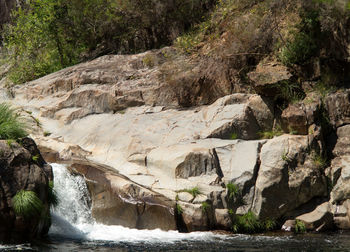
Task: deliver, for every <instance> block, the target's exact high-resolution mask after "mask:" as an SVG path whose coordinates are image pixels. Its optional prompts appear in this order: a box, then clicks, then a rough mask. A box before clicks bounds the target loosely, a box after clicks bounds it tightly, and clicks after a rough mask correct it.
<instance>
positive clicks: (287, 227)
mask: <svg viewBox="0 0 350 252" xmlns="http://www.w3.org/2000/svg"><path fill="white" fill-rule="evenodd" d="M294 227H295V220H286V221H285V222H284V224H283V225H282V228H281V230H283V231H286V232H291V231H293V230H294Z"/></svg>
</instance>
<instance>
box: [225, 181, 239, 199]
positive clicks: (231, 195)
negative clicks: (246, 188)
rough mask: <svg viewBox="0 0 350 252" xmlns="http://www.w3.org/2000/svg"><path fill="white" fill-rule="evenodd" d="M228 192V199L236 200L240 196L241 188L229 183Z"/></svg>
mask: <svg viewBox="0 0 350 252" xmlns="http://www.w3.org/2000/svg"><path fill="white" fill-rule="evenodd" d="M226 188H227V191H228V197H229V199H231V200H234V198H235V197H236V196H237V195H238V194H239V188H238V186H237V185H236V184H234V183H228V184H227V185H226Z"/></svg>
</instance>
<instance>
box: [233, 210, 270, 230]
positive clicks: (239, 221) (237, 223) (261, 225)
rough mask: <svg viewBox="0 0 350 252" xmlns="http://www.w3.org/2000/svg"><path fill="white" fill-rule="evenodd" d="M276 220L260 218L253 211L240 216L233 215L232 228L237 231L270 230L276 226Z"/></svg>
mask: <svg viewBox="0 0 350 252" xmlns="http://www.w3.org/2000/svg"><path fill="white" fill-rule="evenodd" d="M276 225H277V223H276V221H274V220H272V219H266V220H263V221H262V220H259V218H258V217H257V216H256V215H255V214H254V213H253V212H252V211H249V212H248V213H246V214H244V215H242V216H240V215H235V216H233V226H232V230H233V232H235V233H248V234H253V233H258V232H264V231H270V230H273V229H274V228H276Z"/></svg>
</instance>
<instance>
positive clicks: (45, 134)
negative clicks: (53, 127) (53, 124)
mask: <svg viewBox="0 0 350 252" xmlns="http://www.w3.org/2000/svg"><path fill="white" fill-rule="evenodd" d="M43 135H44V136H45V137H48V136H50V135H51V132H49V131H44V133H43Z"/></svg>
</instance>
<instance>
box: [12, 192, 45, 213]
mask: <svg viewBox="0 0 350 252" xmlns="http://www.w3.org/2000/svg"><path fill="white" fill-rule="evenodd" d="M12 204H13V209H14V211H15V214H16V215H17V216H22V217H24V218H31V217H40V216H41V213H42V211H43V209H44V206H43V203H42V202H41V200H40V199H39V198H38V196H37V195H36V193H35V192H32V191H24V190H21V191H19V192H18V193H17V194H16V195H15V196H14V197H13V199H12Z"/></svg>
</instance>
